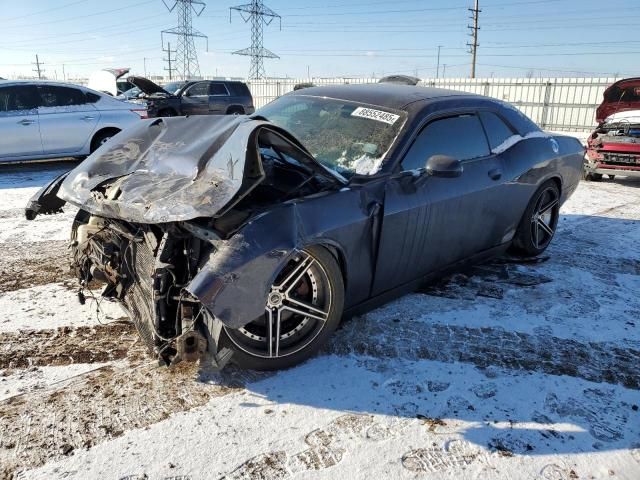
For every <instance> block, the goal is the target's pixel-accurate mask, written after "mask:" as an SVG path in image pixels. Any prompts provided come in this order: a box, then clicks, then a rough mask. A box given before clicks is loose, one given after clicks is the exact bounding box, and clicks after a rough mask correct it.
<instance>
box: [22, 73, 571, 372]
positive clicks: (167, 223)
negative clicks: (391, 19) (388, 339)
mask: <svg viewBox="0 0 640 480" xmlns="http://www.w3.org/2000/svg"><path fill="white" fill-rule="evenodd" d="M582 157H583V148H582V146H581V144H580V143H579V142H578V141H577V140H576V139H575V138H572V137H567V136H561V135H553V136H552V135H549V134H546V133H545V132H542V131H541V130H540V129H539V128H538V127H537V126H536V125H535V124H534V123H533V122H532V121H531V120H529V119H528V118H527V117H526V116H524V115H523V114H522V113H520V111H518V110H516V109H515V108H514V107H512V106H510V105H509V104H507V103H504V102H501V101H498V100H494V99H490V98H486V97H482V96H479V95H473V94H468V93H463V92H455V91H449V90H442V89H435V88H426V87H416V86H406V85H393V84H372V85H345V86H332V87H310V88H306V89H303V90H299V91H297V92H292V93H290V94H287V95H284V96H282V97H280V98H278V99H276V100H274V101H273V102H271V103H270V104H268V105H267V106H265V107H263V108H261V109H260V110H259V111H258V112H257V114H256V115H254V116H250V117H249V116H200V117H198V116H194V117H176V118H161V119H160V118H159V119H153V120H146V121H144V122H142V123H140V124H139V125H138V126H137V127H136V128H132V129H129V130H128V131H127V132H123V133H122V134H121V135H119V136H118V137H115V138H114V139H113V141H112V142H110V143H109V144H106V145H104V146H103V147H101V148H100V149H99V150H98V151H96V152H95V153H94V154H93V155H92V156H91V157H89V158H88V159H87V160H86V161H85V162H83V163H82V164H81V165H79V166H78V167H76V168H75V169H74V170H72V171H71V172H70V173H68V174H65V175H63V176H61V177H60V178H58V179H56V180H54V181H53V182H52V183H51V184H50V185H48V186H46V187H45V188H43V190H42V191H41V192H39V193H38V194H36V195H35V196H34V197H33V199H32V200H31V201H30V203H29V205H28V207H27V215H28V216H29V217H30V218H33V217H35V215H36V214H37V213H52V212H56V211H59V210H60V209H61V208H63V206H64V204H65V202H69V203H71V204H73V205H75V206H77V207H79V208H80V211H79V213H78V215H77V217H76V220H75V222H74V224H73V226H72V234H71V242H72V248H71V251H72V265H73V268H74V271H75V272H76V273H77V276H78V279H79V281H80V285H81V288H88V286H89V285H90V284H92V282H96V281H98V282H101V283H102V284H103V285H104V290H103V292H102V296H103V297H105V298H107V299H110V300H113V301H116V302H118V303H120V304H121V305H122V306H123V307H124V309H125V310H126V311H127V312H128V314H129V316H130V318H131V319H132V321H133V322H134V323H135V325H136V326H137V328H138V331H139V332H140V335H141V337H142V338H143V339H144V341H145V343H146V344H147V345H148V346H149V348H150V350H151V351H152V352H154V354H155V355H157V356H158V357H160V358H161V359H163V360H164V361H166V362H167V363H175V362H178V361H180V360H194V359H198V358H201V359H204V360H206V361H208V362H212V363H213V364H215V365H217V366H222V365H223V364H224V363H225V362H226V361H228V360H229V359H231V361H233V362H235V363H236V364H238V365H240V366H241V367H245V368H252V369H278V368H285V367H289V366H292V365H295V364H297V363H299V362H301V361H303V360H305V359H306V358H309V357H310V356H311V355H312V354H313V353H314V352H316V351H317V350H318V349H319V348H320V347H321V346H322V345H323V344H324V343H325V342H326V341H327V339H328V338H329V336H330V335H331V334H332V332H333V331H334V330H335V329H336V328H337V326H338V325H339V323H340V321H341V319H342V318H343V317H348V316H350V315H353V314H356V313H359V312H364V311H366V310H368V309H370V308H373V307H375V306H377V305H380V304H381V303H383V302H386V301H388V300H390V299H392V298H395V297H396V296H398V295H401V294H403V293H405V292H408V291H411V290H412V289H415V288H416V287H417V286H419V285H421V284H422V283H424V282H425V281H428V280H430V279H433V278H435V277H437V276H439V275H441V274H442V273H443V272H447V271H451V270H452V269H455V268H459V267H460V266H462V265H465V264H468V263H474V262H479V261H482V260H484V259H487V258H489V257H492V256H494V255H498V254H500V253H502V252H504V251H506V250H507V249H509V248H511V249H513V250H514V251H516V252H518V253H519V254H521V255H525V256H535V255H539V254H541V253H542V252H543V251H544V250H545V249H546V248H547V246H548V245H549V244H550V242H551V240H552V238H553V236H554V232H555V229H556V226H557V223H558V218H559V209H560V206H561V205H562V203H563V202H564V201H565V200H566V199H567V198H568V197H569V196H570V195H571V194H572V192H573V191H574V190H575V188H576V186H577V185H578V182H579V180H580V174H581V169H582ZM426 341H427V340H426V339H425V342H426Z"/></svg>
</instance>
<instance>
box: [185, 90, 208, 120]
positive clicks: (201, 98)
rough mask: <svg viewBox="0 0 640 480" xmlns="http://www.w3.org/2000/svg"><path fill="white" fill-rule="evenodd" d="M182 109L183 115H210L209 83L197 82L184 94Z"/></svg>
mask: <svg viewBox="0 0 640 480" xmlns="http://www.w3.org/2000/svg"><path fill="white" fill-rule="evenodd" d="M180 107H181V109H182V114H183V115H208V114H209V82H197V83H194V84H193V85H191V86H189V87H187V88H186V90H185V91H184V92H183V93H182V97H181V101H180Z"/></svg>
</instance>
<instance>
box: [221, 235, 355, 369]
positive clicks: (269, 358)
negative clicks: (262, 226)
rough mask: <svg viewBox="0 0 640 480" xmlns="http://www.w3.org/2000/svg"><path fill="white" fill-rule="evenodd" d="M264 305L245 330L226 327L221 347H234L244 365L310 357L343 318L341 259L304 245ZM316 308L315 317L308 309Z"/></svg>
mask: <svg viewBox="0 0 640 480" xmlns="http://www.w3.org/2000/svg"><path fill="white" fill-rule="evenodd" d="M296 272H298V273H296ZM291 278H292V280H290V279H291ZM293 302H295V303H293ZM301 302H302V303H301ZM305 305H306V306H305ZM309 307H311V308H309ZM265 308H266V312H265V314H264V315H262V316H260V317H259V318H257V319H256V320H254V321H253V322H250V323H249V324H247V325H245V326H244V327H243V328H241V329H230V328H226V327H224V328H223V329H222V332H221V334H220V347H221V348H223V347H228V348H230V349H231V350H232V351H233V356H232V357H231V361H232V362H233V363H235V364H236V365H238V366H239V367H240V368H245V369H251V370H279V369H283V368H289V367H293V366H294V365H297V364H299V363H301V362H303V361H305V360H307V359H308V358H310V357H311V356H312V355H314V354H315V353H316V352H317V351H318V350H319V349H320V347H322V345H323V344H324V343H325V342H326V341H327V340H328V338H329V337H330V336H331V334H332V333H333V332H334V330H335V329H336V328H337V327H338V324H339V323H340V319H341V318H342V312H343V308H344V283H343V279H342V273H341V271H340V267H339V266H338V262H337V261H336V259H335V258H334V257H333V255H331V253H329V252H328V251H327V250H326V249H324V248H322V247H317V246H312V247H308V248H305V249H304V250H303V251H302V252H301V254H300V255H299V256H298V257H296V258H295V259H294V260H292V261H291V262H289V263H288V264H287V265H286V266H285V267H284V268H283V269H282V270H281V271H280V272H279V274H278V276H277V277H276V280H275V282H274V285H273V286H272V288H271V290H270V292H269V296H268V300H267V305H266V307H265ZM289 308H294V309H299V311H300V310H303V309H304V311H303V312H302V313H303V314H297V313H294V312H292V311H291V310H289ZM316 312H318V313H317V315H318V316H317V317H315V318H314V317H310V316H306V315H305V314H304V313H306V314H307V315H314V316H315V315H316ZM319 312H322V313H319ZM280 315H281V316H280ZM278 318H280V319H281V321H280V326H281V327H278V321H277V319H278ZM320 318H324V320H320ZM269 325H271V329H269V328H268V327H269ZM279 328H281V330H280V329H279Z"/></svg>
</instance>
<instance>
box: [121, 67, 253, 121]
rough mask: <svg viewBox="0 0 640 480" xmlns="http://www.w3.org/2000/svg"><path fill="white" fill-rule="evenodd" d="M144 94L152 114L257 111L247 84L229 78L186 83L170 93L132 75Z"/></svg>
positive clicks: (173, 114)
mask: <svg viewBox="0 0 640 480" xmlns="http://www.w3.org/2000/svg"><path fill="white" fill-rule="evenodd" d="M128 80H129V83H131V84H133V85H135V86H136V87H138V88H139V89H140V90H141V91H142V93H143V99H144V101H145V102H146V104H147V111H148V115H149V117H172V116H175V115H244V114H251V113H253V112H254V111H255V108H254V106H253V97H252V96H251V92H250V91H249V88H248V87H247V85H246V84H245V83H242V82H236V81H230V80H197V81H189V82H186V83H185V85H184V86H182V87H181V88H180V89H178V90H177V91H176V92H175V93H170V92H168V91H166V90H165V89H163V88H162V87H160V86H159V85H157V84H155V83H153V82H152V81H151V80H149V79H147V78H144V77H129V78H128Z"/></svg>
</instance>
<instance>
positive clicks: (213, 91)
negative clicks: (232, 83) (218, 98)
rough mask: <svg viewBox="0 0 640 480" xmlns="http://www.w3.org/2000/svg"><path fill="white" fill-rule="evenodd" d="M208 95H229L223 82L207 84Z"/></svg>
mask: <svg viewBox="0 0 640 480" xmlns="http://www.w3.org/2000/svg"><path fill="white" fill-rule="evenodd" d="M209 95H226V96H228V95H229V92H228V91H227V87H225V86H224V83H212V84H210V85H209Z"/></svg>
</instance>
